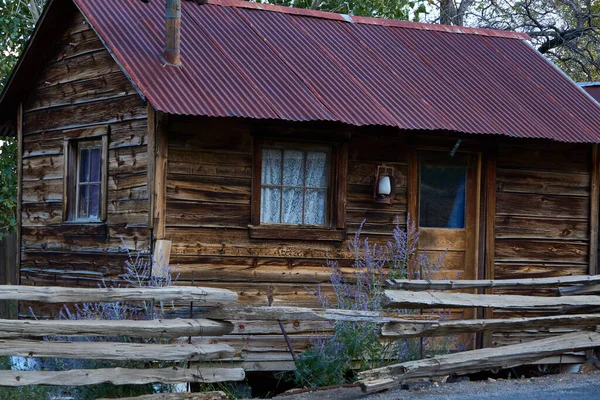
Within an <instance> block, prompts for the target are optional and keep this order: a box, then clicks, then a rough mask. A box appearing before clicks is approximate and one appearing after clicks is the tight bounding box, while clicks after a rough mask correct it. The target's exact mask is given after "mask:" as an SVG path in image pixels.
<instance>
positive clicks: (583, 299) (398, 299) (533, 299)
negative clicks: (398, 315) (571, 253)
mask: <svg viewBox="0 0 600 400" xmlns="http://www.w3.org/2000/svg"><path fill="white" fill-rule="evenodd" d="M384 297H385V303H386V305H387V306H388V307H409V308H430V307H490V308H517V309H531V308H537V307H568V306H579V307H597V306H600V296H570V297H537V296H517V295H496V294H471V293H439V292H435V293H431V292H407V291H401V290H386V291H385V292H384Z"/></svg>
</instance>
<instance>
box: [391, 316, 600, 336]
mask: <svg viewBox="0 0 600 400" xmlns="http://www.w3.org/2000/svg"><path fill="white" fill-rule="evenodd" d="M598 324H600V314H583V315H553V316H550V317H532V318H506V319H466V320H448V321H439V322H437V321H436V322H429V321H404V322H387V323H385V324H383V326H382V327H381V335H382V336H385V337H415V336H446V335H457V334H461V333H476V332H484V331H488V332H504V331H509V332H510V331H514V330H519V329H520V330H536V329H544V328H558V327H566V328H580V329H581V328H584V327H594V326H596V325H598Z"/></svg>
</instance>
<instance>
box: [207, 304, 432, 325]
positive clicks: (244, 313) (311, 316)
mask: <svg viewBox="0 0 600 400" xmlns="http://www.w3.org/2000/svg"><path fill="white" fill-rule="evenodd" d="M205 316H206V317H207V318H213V319H219V320H232V321H233V320H246V321H252V320H260V321H290V320H292V321H361V322H373V323H377V324H382V323H386V322H392V321H397V322H400V321H403V320H406V319H414V320H434V319H435V320H437V317H436V316H430V315H420V314H396V313H391V312H390V313H385V312H378V311H359V310H340V309H311V308H305V307H283V306H276V307H230V306H227V307H219V308H215V309H212V310H209V311H207V312H206V314H205Z"/></svg>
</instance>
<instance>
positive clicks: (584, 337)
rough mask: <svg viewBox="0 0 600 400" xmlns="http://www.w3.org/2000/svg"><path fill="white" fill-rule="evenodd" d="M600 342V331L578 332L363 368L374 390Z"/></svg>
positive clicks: (363, 379)
mask: <svg viewBox="0 0 600 400" xmlns="http://www.w3.org/2000/svg"><path fill="white" fill-rule="evenodd" d="M598 346H600V333H598V332H574V333H568V334H566V335H561V336H556V337H551V338H547V339H542V340H536V341H533V342H528V343H522V344H516V345H510V346H504V347H499V348H487V349H479V350H472V351H465V352H462V353H455V354H449V355H445V356H437V357H433V358H428V359H423V360H418V361H409V362H405V363H400V364H394V365H390V366H387V367H382V368H377V369H373V370H369V371H364V372H359V374H358V377H359V379H360V385H361V387H362V389H363V391H365V392H374V391H380V390H384V389H389V388H392V387H395V386H399V385H401V384H404V383H409V382H415V381H420V380H423V379H429V378H432V377H436V376H444V375H452V374H454V373H460V374H468V373H473V372H478V371H483V370H487V369H494V368H511V367H515V366H518V365H523V364H528V363H531V362H534V361H536V360H540V359H542V358H545V357H549V356H553V355H559V354H562V353H565V352H569V351H581V350H586V349H590V348H594V347H598Z"/></svg>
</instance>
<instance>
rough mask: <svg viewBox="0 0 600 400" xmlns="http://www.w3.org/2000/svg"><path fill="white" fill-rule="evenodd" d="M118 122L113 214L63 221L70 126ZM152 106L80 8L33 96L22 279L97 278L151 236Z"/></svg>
mask: <svg viewBox="0 0 600 400" xmlns="http://www.w3.org/2000/svg"><path fill="white" fill-rule="evenodd" d="M107 125H108V126H109V127H110V134H109V138H108V148H109V151H108V159H109V160H108V162H109V167H108V176H109V178H108V196H107V197H108V204H107V217H106V221H105V223H96V224H76V223H69V222H64V221H63V211H62V203H63V200H64V194H63V179H64V163H65V149H64V148H63V147H64V137H65V132H66V131H68V130H72V129H79V128H80V129H82V130H81V131H80V134H81V135H82V137H85V135H86V134H88V133H87V132H91V131H93V129H94V128H98V127H103V126H107ZM146 138H147V108H146V105H145V103H144V101H142V99H141V98H140V96H139V95H138V94H137V92H136V91H135V89H134V88H133V86H132V85H131V84H130V83H129V81H128V80H127V78H126V77H125V75H124V74H123V73H122V72H121V70H120V69H119V67H118V66H117V64H116V63H115V62H114V61H113V59H112V57H111V56H110V54H109V53H108V51H107V50H106V49H105V48H104V46H103V45H102V43H101V42H100V40H99V38H98V37H97V35H96V34H95V33H94V31H93V30H92V29H91V28H90V27H89V25H87V24H86V23H85V21H84V19H83V17H82V16H81V14H79V13H77V14H76V15H75V16H74V18H73V20H72V23H71V24H70V25H69V26H68V28H67V29H66V31H65V32H64V33H63V34H62V36H61V38H60V40H59V41H58V43H57V45H56V51H55V52H54V55H53V57H52V58H51V60H50V61H49V62H48V63H47V65H46V67H45V68H44V70H43V72H42V73H41V75H40V76H39V77H38V79H37V82H36V84H35V89H34V90H33V91H32V93H31V95H30V96H29V98H28V99H27V101H25V102H24V103H23V179H22V199H23V200H22V210H23V212H22V239H21V259H22V263H21V283H22V284H25V285H73V286H74V285H76V286H97V285H98V284H99V283H100V282H101V279H103V278H112V277H115V276H117V275H118V274H120V273H121V272H122V271H123V267H124V260H125V256H124V253H123V247H126V248H127V249H129V250H132V251H133V252H134V255H135V252H136V251H137V250H148V249H149V248H150V246H151V230H150V229H149V227H148V207H149V205H148V203H149V202H148V188H147V183H146V182H147V157H146V156H147V145H146V143H147V139H146Z"/></svg>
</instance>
